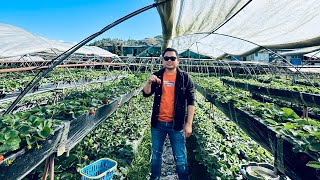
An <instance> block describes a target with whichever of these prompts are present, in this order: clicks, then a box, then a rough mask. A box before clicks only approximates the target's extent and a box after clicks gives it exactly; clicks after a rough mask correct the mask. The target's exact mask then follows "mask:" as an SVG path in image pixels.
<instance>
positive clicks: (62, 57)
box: [4, 0, 169, 114]
mask: <svg viewBox="0 0 320 180" xmlns="http://www.w3.org/2000/svg"><path fill="white" fill-rule="evenodd" d="M166 1H169V0H163V1H161V2H158V3H153V4H151V5H148V6H146V7H143V8H141V9H139V10H137V11H134V12H132V13H130V14H128V15H126V16H124V17H122V18H120V19H118V20H116V21H115V22H113V23H111V24H109V25H108V26H106V27H104V28H103V29H102V30H100V31H99V32H97V33H94V34H92V35H91V36H89V37H87V38H86V39H84V40H82V41H81V42H79V43H78V44H76V45H74V46H73V47H71V48H70V49H68V50H67V51H65V52H64V53H62V54H61V55H59V56H57V57H56V58H54V59H53V60H52V61H55V60H57V59H58V61H56V62H54V63H53V64H52V65H50V66H49V67H48V69H46V70H45V71H43V72H42V73H38V74H37V75H36V76H35V77H34V78H33V79H32V80H31V81H30V83H29V84H28V85H27V87H26V88H25V89H24V90H23V91H22V92H21V94H19V96H18V97H17V98H16V99H15V100H14V102H13V103H12V104H11V105H10V107H9V108H8V109H7V111H6V112H5V113H4V114H8V113H11V112H12V111H13V109H14V108H15V106H16V105H17V104H18V103H19V102H20V100H21V99H22V98H23V97H24V96H25V95H26V94H27V93H28V92H29V91H30V89H32V88H33V87H34V86H35V85H37V84H38V83H39V81H40V80H41V79H42V78H43V77H45V76H46V75H47V74H48V73H49V72H50V71H52V70H53V68H55V67H56V66H57V65H59V64H61V63H62V62H63V61H64V60H65V59H67V58H68V57H69V56H70V55H71V54H72V53H74V52H75V51H76V50H78V49H79V48H81V47H82V46H84V45H85V44H87V43H88V42H90V41H91V40H92V39H94V38H96V37H97V36H99V35H101V34H102V33H104V32H106V31H107V30H109V29H111V28H113V27H114V26H116V25H118V24H120V23H122V22H124V21H126V20H128V19H130V18H132V17H133V16H136V15H138V14H140V13H142V12H144V11H147V10H149V9H152V8H154V7H157V6H158V5H160V4H163V3H165V2H166ZM39 74H40V75H39ZM38 75H39V77H38V78H36V77H37V76H38Z"/></svg>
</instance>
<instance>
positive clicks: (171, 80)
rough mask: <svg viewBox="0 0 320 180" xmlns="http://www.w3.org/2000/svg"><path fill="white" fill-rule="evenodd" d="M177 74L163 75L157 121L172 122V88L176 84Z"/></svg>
mask: <svg viewBox="0 0 320 180" xmlns="http://www.w3.org/2000/svg"><path fill="white" fill-rule="evenodd" d="M176 75H177V72H175V73H173V74H170V75H169V74H167V73H166V72H164V73H163V83H162V96H161V101H160V111H159V115H158V119H159V121H162V122H171V121H173V112H174V87H175V84H176Z"/></svg>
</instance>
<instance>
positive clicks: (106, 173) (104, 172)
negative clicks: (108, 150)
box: [80, 158, 118, 180]
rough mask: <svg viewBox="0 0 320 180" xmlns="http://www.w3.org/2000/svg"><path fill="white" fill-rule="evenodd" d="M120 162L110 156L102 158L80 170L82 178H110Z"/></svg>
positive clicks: (88, 179) (104, 179) (105, 179)
mask: <svg viewBox="0 0 320 180" xmlns="http://www.w3.org/2000/svg"><path fill="white" fill-rule="evenodd" d="M117 165H118V163H117V162H116V161H114V160H112V159H109V158H102V159H99V160H98V161H96V162H94V163H92V164H89V165H88V166H86V167H84V168H82V169H81V170H80V174H81V175H82V177H81V179H82V180H90V179H101V180H110V179H112V176H113V174H114V171H115V170H116V169H117Z"/></svg>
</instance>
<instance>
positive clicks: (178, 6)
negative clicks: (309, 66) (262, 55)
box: [157, 0, 320, 58]
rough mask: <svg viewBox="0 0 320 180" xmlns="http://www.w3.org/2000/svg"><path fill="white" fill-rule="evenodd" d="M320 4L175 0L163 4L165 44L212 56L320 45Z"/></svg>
mask: <svg viewBox="0 0 320 180" xmlns="http://www.w3.org/2000/svg"><path fill="white" fill-rule="evenodd" d="M157 1H160V0H157ZM319 9H320V3H319V1H317V0H305V1H301V0H282V1H276V0H255V1H249V0H210V1H208V0H172V1H168V2H166V3H164V4H163V5H160V6H158V12H159V14H160V17H161V21H162V26H163V28H162V29H163V37H164V40H165V42H166V43H165V45H164V46H166V47H173V48H176V49H177V50H178V51H179V52H183V51H185V50H187V49H189V50H192V51H194V52H198V53H200V54H204V55H208V56H211V57H213V58H219V57H223V56H225V55H237V56H241V55H246V54H249V53H252V52H254V51H257V50H259V49H261V48H262V47H266V48H273V49H276V48H302V47H308V46H316V45H319V44H320V29H319V28H317V26H318V23H319V22H320V11H319ZM238 11H239V12H238ZM237 12H238V13H237ZM227 20H228V21H227ZM226 21H227V22H226ZM224 23H225V24H224ZM222 24H223V25H222ZM220 25H222V26H221V27H220ZM218 27H220V28H218ZM197 46H198V47H197ZM199 46H201V48H200V47H199Z"/></svg>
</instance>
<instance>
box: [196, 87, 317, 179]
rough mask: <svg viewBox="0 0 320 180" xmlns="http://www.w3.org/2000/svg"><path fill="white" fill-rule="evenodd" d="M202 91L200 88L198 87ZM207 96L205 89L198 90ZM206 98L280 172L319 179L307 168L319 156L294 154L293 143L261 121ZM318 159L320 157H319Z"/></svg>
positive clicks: (225, 104)
mask: <svg viewBox="0 0 320 180" xmlns="http://www.w3.org/2000/svg"><path fill="white" fill-rule="evenodd" d="M197 88H199V86H197ZM199 91H200V92H204V91H205V90H204V88H200V89H199ZM204 96H205V97H206V98H207V99H208V100H209V101H210V102H211V103H212V104H214V105H215V106H216V107H218V108H219V109H220V110H221V111H222V112H224V114H225V115H226V116H227V117H228V118H230V119H231V120H232V121H234V122H235V123H236V124H237V125H238V126H239V127H240V128H241V129H243V130H244V131H245V132H246V134H248V135H249V136H250V137H251V138H253V139H254V140H255V141H256V142H258V143H259V144H260V145H261V146H262V147H264V148H265V149H267V150H268V151H270V152H271V153H272V154H274V156H275V158H276V163H275V164H276V166H277V168H278V170H279V171H280V172H282V173H284V174H286V175H287V176H289V177H290V178H291V179H319V178H320V177H319V170H317V169H315V168H311V167H308V166H306V164H307V163H308V162H309V161H317V158H319V156H318V157H317V154H318V153H303V152H294V151H293V150H294V149H295V148H294V143H293V140H292V139H290V138H288V137H286V136H283V135H279V134H278V133H277V132H276V131H274V128H271V127H270V126H268V125H267V124H265V123H264V122H263V120H261V119H260V118H259V117H257V116H255V115H252V114H251V113H249V112H246V111H244V110H241V109H239V108H237V107H235V106H234V104H233V103H232V102H225V103H223V102H221V101H219V100H217V99H216V97H215V96H214V95H210V94H209V93H207V94H204ZM318 155H319V154H318Z"/></svg>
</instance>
